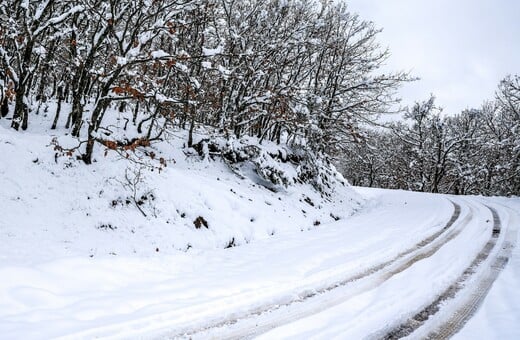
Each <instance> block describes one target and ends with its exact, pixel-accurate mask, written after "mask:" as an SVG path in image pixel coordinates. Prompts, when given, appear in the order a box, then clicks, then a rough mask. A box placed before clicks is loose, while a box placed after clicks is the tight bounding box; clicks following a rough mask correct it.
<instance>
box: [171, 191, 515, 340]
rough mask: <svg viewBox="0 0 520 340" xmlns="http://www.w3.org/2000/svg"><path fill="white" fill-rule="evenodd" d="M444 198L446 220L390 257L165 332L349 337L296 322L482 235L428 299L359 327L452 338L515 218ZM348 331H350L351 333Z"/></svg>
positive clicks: (510, 236) (510, 237) (511, 238)
mask: <svg viewBox="0 0 520 340" xmlns="http://www.w3.org/2000/svg"><path fill="white" fill-rule="evenodd" d="M449 200H450V201H451V204H452V205H453V212H452V214H451V216H450V217H449V219H448V220H447V221H446V223H445V225H444V226H443V227H442V228H440V229H439V230H437V231H436V232H435V233H433V234H431V235H429V236H428V237H425V238H424V239H422V240H421V241H420V242H418V243H416V244H415V245H414V246H413V247H410V248H408V249H406V250H404V251H402V252H400V253H399V254H397V255H396V256H395V257H393V258H392V259H390V260H388V261H385V262H382V263H378V264H375V265H373V266H371V267H370V268H368V269H366V270H365V271H363V272H361V273H358V274H355V275H351V276H349V277H346V278H344V279H342V280H340V281H337V282H334V283H332V284H330V285H328V286H325V287H318V288H316V289H315V290H312V291H302V292H299V293H298V294H297V295H296V296H295V297H294V298H293V299H292V300H289V301H284V302H283V303H270V304H267V305H263V306H260V307H257V308H256V309H254V310H252V311H249V312H246V313H242V314H238V315H233V316H232V317H230V318H227V319H224V320H219V321H218V322H215V323H210V324H207V325H205V326H203V327H199V328H195V329H191V330H186V329H184V330H181V331H179V332H177V333H175V332H172V333H170V334H169V335H167V336H166V337H167V338H190V339H198V338H200V339H206V338H218V339H244V338H246V339H247V338H255V337H258V336H261V335H264V337H265V338H266V339H268V338H277V337H283V338H285V337H289V338H291V337H292V338H299V337H300V336H302V337H307V336H310V337H313V338H329V336H337V337H340V338H343V337H346V338H350V334H349V333H348V332H342V329H341V328H339V329H337V330H332V331H331V330H330V327H326V329H325V330H324V331H320V330H319V326H318V331H310V332H309V331H308V330H307V329H306V328H305V327H303V329H304V331H302V332H298V327H300V326H299V324H300V325H301V324H313V323H316V322H314V321H313V317H315V316H318V318H319V315H320V313H322V312H324V311H330V310H331V309H332V308H334V307H336V306H342V308H346V309H348V304H349V302H351V301H352V303H353V304H355V303H356V302H355V301H353V300H354V298H355V297H357V296H360V295H362V294H365V293H367V292H370V291H377V289H378V287H380V286H382V285H384V284H385V282H387V281H389V280H392V279H394V278H395V277H396V276H398V275H399V274H401V273H404V272H406V271H407V270H409V269H410V268H412V267H413V266H419V265H421V262H424V261H425V260H426V259H429V260H435V258H436V256H437V254H438V253H440V251H441V250H442V249H443V248H446V247H447V245H449V244H451V243H453V244H455V243H456V244H455V249H457V248H459V249H460V251H467V249H466V248H461V247H460V244H463V243H464V242H476V243H478V242H479V241H480V243H481V246H480V247H478V248H479V249H478V251H477V252H474V254H473V255H472V256H470V258H471V261H470V262H469V263H466V265H465V266H462V267H460V266H459V268H458V271H459V274H458V275H457V276H456V278H454V279H450V281H449V282H444V284H443V285H442V286H441V287H440V288H442V289H439V290H438V291H437V292H435V294H433V295H430V296H429V298H430V299H429V300H428V299H424V301H418V304H417V303H416V305H417V306H419V308H416V309H411V310H408V311H407V312H405V313H401V314H400V315H399V317H398V318H394V319H393V320H392V319H390V320H387V321H386V324H385V325H384V326H383V327H381V328H380V329H378V330H376V331H373V330H369V329H366V330H365V332H364V334H363V332H361V333H357V334H358V335H362V336H363V337H366V338H369V339H399V338H403V337H407V336H408V337H411V338H428V339H447V338H450V337H451V336H452V335H454V334H455V333H456V332H457V331H459V330H460V329H461V328H462V327H463V326H464V324H465V323H466V322H467V321H468V320H469V319H470V318H471V316H472V315H473V314H474V313H475V311H476V310H477V309H478V307H479V306H480V305H481V303H482V301H483V300H484V298H485V297H486V294H487V292H488V291H489V289H490V288H491V286H492V284H493V282H494V281H495V279H496V278H497V277H498V275H499V274H500V271H501V270H502V269H503V268H504V267H505V266H506V264H507V262H508V260H509V258H510V257H511V252H512V248H513V247H514V245H515V243H516V234H517V230H516V226H509V225H508V224H504V223H503V222H502V219H501V215H507V214H515V212H514V211H512V210H511V209H509V208H507V207H503V206H496V205H495V206H491V205H485V204H483V203H481V202H480V201H478V200H476V199H470V198H465V199H461V198H456V197H452V198H449ZM482 235H486V236H485V238H484V240H485V242H482V240H483V238H482V237H481V236H482ZM475 236H477V237H475ZM473 238H475V239H473ZM451 252H452V256H453V255H455V256H456V253H455V254H454V253H453V250H451ZM444 257H446V255H444ZM448 258H449V257H448ZM396 280H399V278H396ZM405 287H406V286H405ZM398 313H399V312H398ZM298 323H299V324H298ZM318 324H319V322H318ZM284 326H285V327H284ZM354 334H356V333H355V332H354V333H353V334H352V336H354ZM356 337H357V336H356Z"/></svg>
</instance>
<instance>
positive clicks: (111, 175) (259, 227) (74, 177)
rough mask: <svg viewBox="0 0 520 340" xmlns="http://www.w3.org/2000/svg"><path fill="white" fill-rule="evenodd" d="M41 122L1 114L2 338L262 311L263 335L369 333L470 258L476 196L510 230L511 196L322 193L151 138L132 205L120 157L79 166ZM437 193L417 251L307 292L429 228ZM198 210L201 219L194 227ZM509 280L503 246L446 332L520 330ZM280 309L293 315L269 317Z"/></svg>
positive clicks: (134, 332)
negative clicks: (465, 316)
mask: <svg viewBox="0 0 520 340" xmlns="http://www.w3.org/2000/svg"><path fill="white" fill-rule="evenodd" d="M47 124H48V122H46V121H45V120H42V121H41V122H40V125H38V124H35V125H33V126H32V127H31V129H30V130H29V131H28V132H21V133H16V132H13V131H11V130H10V129H8V128H7V126H8V122H7V121H5V120H0V188H1V190H0V217H1V218H0V244H1V245H2V246H1V247H0V278H1V279H0V338H2V339H4V338H5V339H48V338H56V337H63V338H70V339H82V338H84V339H90V338H96V337H100V338H155V337H158V338H169V337H172V336H176V335H182V334H183V333H185V332H186V333H192V332H194V333H197V332H198V331H201V330H204V329H205V327H207V326H210V325H212V324H222V325H223V327H220V328H211V329H208V330H206V331H204V332H202V333H197V334H195V335H198V336H199V337H203V338H204V337H220V336H224V335H226V334H228V333H229V332H231V333H230V334H244V333H242V332H243V329H244V327H246V328H247V327H251V328H252V327H254V326H255V323H260V321H262V322H266V323H267V324H275V325H276V328H274V329H272V330H270V331H269V332H267V333H265V334H255V333H252V334H253V335H260V337H261V338H262V337H263V338H266V339H272V338H296V339H301V338H315V339H330V338H347V339H358V338H363V337H367V336H374V335H377V334H379V333H377V332H378V331H380V330H385V329H388V328H391V327H392V325H395V324H398V323H400V322H402V321H403V320H404V319H406V318H408V317H409V316H410V315H411V314H413V313H414V312H415V311H416V310H418V309H420V308H422V307H423V306H424V305H425V304H428V303H429V301H431V300H432V299H435V297H436V296H437V295H438V294H440V292H442V291H443V290H444V289H446V287H448V286H449V285H450V284H452V283H453V281H454V280H456V279H457V277H458V276H459V275H460V274H461V272H463V271H464V269H465V268H466V267H467V266H468V265H469V264H470V263H471V261H472V259H473V258H474V256H475V255H476V254H477V253H478V252H479V250H480V249H481V248H482V246H483V245H484V244H485V243H486V242H487V240H488V239H489V236H490V233H491V229H492V225H491V223H490V220H491V219H492V218H491V212H490V210H489V209H487V208H486V207H485V205H484V204H487V205H490V206H493V207H495V208H496V209H497V210H498V211H499V214H500V216H501V218H502V220H503V224H504V228H506V227H507V228H509V229H508V230H512V231H514V233H515V235H516V234H517V233H518V225H519V223H520V219H519V216H518V213H517V212H518V211H519V210H520V200H519V199H503V198H492V199H484V198H475V197H449V196H443V195H428V194H418V193H411V192H404V191H385V190H368V189H361V188H357V189H356V190H357V192H355V191H354V190H353V189H352V188H350V187H340V188H338V191H337V192H336V193H335V196H334V197H332V198H330V199H326V198H323V197H321V196H320V195H319V194H318V193H317V192H315V191H313V190H311V188H310V187H309V186H304V185H298V186H292V187H289V188H287V189H282V188H279V190H278V191H277V192H273V191H271V190H268V189H266V188H264V187H262V186H261V185H258V183H255V182H254V181H253V180H252V179H251V178H245V179H240V178H239V177H237V176H236V175H235V174H233V173H232V172H231V171H229V169H228V168H227V167H226V166H225V165H224V164H222V163H220V162H218V161H215V162H208V161H200V160H195V159H194V158H193V157H191V156H187V155H186V154H184V153H183V152H182V151H181V146H182V139H180V138H177V139H173V141H172V142H171V143H172V145H166V144H163V145H160V146H158V147H157V148H158V150H157V152H160V154H161V155H166V157H167V158H168V160H169V163H168V167H166V168H165V169H163V170H162V171H161V172H160V173H159V172H158V171H157V170H156V171H154V172H150V171H143V174H145V178H144V181H143V183H142V184H140V185H139V187H138V188H137V189H138V193H139V196H142V195H145V196H146V197H147V200H146V201H145V202H144V203H143V205H142V206H141V207H142V209H143V210H144V211H145V212H146V213H147V215H148V216H147V217H144V216H143V215H142V214H141V213H140V212H139V211H138V210H137V209H136V207H135V206H133V205H132V204H126V202H125V201H126V198H127V197H128V195H129V191H128V190H127V189H125V187H124V185H123V184H122V183H121V178H122V177H123V176H124V174H125V170H127V169H128V170H130V171H134V170H135V168H132V165H129V163H128V161H125V160H122V159H118V158H117V156H116V155H114V154H112V153H109V154H108V155H107V157H106V158H105V157H104V156H103V150H98V154H97V156H96V157H97V158H98V162H96V163H94V164H93V165H92V166H90V167H85V166H83V165H81V164H80V163H78V162H77V161H74V160H70V159H67V158H66V157H59V158H58V159H57V161H56V160H55V158H54V151H53V146H52V145H51V144H50V141H49V140H48V137H46V136H45V134H44V133H40V132H42V131H44V130H45V126H47ZM181 137H184V136H181ZM72 142H73V141H72V140H67V139H66V138H61V139H60V143H63V144H66V143H70V144H72ZM173 160H175V161H173ZM128 170H127V171H128ZM131 173H132V172H131ZM150 193H151V194H152V195H153V199H152V196H151V195H150ZM450 200H452V201H454V202H456V203H458V204H460V206H461V213H460V217H459V218H458V219H457V221H456V222H455V224H454V225H453V228H452V229H453V230H449V233H453V237H452V238H448V237H447V238H446V240H445V241H446V243H445V244H444V243H440V241H439V248H438V249H437V250H436V251H435V252H434V253H432V254H431V256H427V257H424V258H421V259H420V261H417V262H416V263H414V264H413V265H411V266H409V267H406V270H403V271H401V272H397V273H395V275H390V276H388V277H386V276H384V279H381V278H378V275H379V274H378V273H375V274H374V275H369V276H368V277H366V278H363V280H359V281H360V282H354V283H353V284H346V285H343V286H341V287H338V288H337V289H332V290H330V291H329V292H327V293H324V294H321V293H320V294H318V295H315V296H314V297H313V298H310V299H306V298H305V297H306V296H311V295H313V294H312V292H316V291H320V289H324V288H326V287H331V286H334V285H335V283H337V282H342V281H344V280H345V279H348V278H349V277H352V276H356V275H359V274H360V273H363V272H365V271H366V270H367V269H369V268H372V267H374V266H376V267H377V266H378V265H379V264H381V263H385V262H387V261H391V260H392V259H395V258H396V256H399V254H401V253H402V252H405V251H407V250H408V249H413V248H414V247H415V246H417V245H418V244H420V243H421V241H423V240H425V239H427V238H428V237H430V236H431V235H434V234H436V233H438V232H439V231H442V228H443V227H444V226H445V225H446V222H447V221H448V220H449V219H450V217H451V216H452V214H453V212H454V210H453V209H454V206H453V204H452V203H451V202H450ZM483 203H484V204H483ZM352 214H353V215H352ZM198 216H203V217H204V219H205V220H207V221H208V224H209V228H208V229H206V228H204V227H202V228H200V229H197V228H195V226H194V224H193V221H194V219H196V218H197V217H198ZM337 217H339V218H340V219H339V220H338V221H336V219H337ZM317 222H319V223H317ZM448 235H449V234H448ZM448 235H446V236H448ZM501 237H502V236H501ZM227 246H233V247H231V248H229V249H225V248H226V247H227ZM519 284H520V253H519V250H518V247H517V248H515V250H514V251H513V256H512V258H511V259H510V261H509V263H508V265H507V266H506V268H505V270H504V271H503V272H502V273H501V275H500V276H499V277H498V280H497V281H496V282H495V284H494V285H493V288H492V289H491V291H490V293H489V295H488V296H487V298H486V299H485V301H484V303H483V305H482V307H481V308H480V309H479V310H478V312H477V313H476V315H475V316H474V317H473V318H472V319H471V320H470V321H469V322H468V324H467V325H466V327H465V328H464V329H463V330H462V331H461V332H460V333H459V334H457V336H456V338H459V339H467V338H472V339H479V338H480V339H517V338H519V337H520V326H518V325H519V324H520V322H519V321H520V309H519V307H518V306H520V300H519V297H520V294H519V293H518V291H517V287H519ZM309 292H310V293H311V294H310V293H309ZM454 302H455V303H456V302H457V299H454ZM285 304H289V306H284V305H285ZM309 306H310V307H309ZM446 308H447V309H446V310H445V311H448V310H449V305H447V307H446ZM266 309H267V310H270V312H268V313H261V314H260V315H253V316H252V317H251V313H252V312H255V311H262V310H266ZM308 311H310V312H311V313H310V314H309V312H308ZM441 311H442V310H441ZM277 313H278V314H277ZM284 315H285V316H287V315H289V316H291V315H295V316H297V317H295V318H294V320H289V321H290V322H289V321H288V322H283V323H280V324H276V322H278V321H280V320H283V316H284ZM278 316H281V317H279V318H278ZM236 319H239V322H237V323H236V324H233V323H231V324H230V323H229V321H233V320H236ZM233 332H235V333H233Z"/></svg>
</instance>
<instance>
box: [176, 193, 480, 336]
mask: <svg viewBox="0 0 520 340" xmlns="http://www.w3.org/2000/svg"><path fill="white" fill-rule="evenodd" d="M451 203H452V204H453V207H454V211H453V214H452V216H451V217H450V219H449V220H448V222H447V223H446V225H445V226H444V227H443V228H441V229H440V230H439V231H437V232H435V233H434V234H432V235H430V236H429V237H427V238H425V239H424V240H422V241H421V242H419V243H418V244H416V245H415V246H414V247H411V248H410V249H407V250H405V251H403V252H401V253H399V254H398V255H397V256H396V257H394V258H393V259H391V260H389V261H386V262H384V263H381V264H378V265H376V266H373V267H371V268H369V269H367V270H365V271H363V272H362V273H359V274H357V275H354V276H351V277H349V278H346V279H345V280H342V281H339V282H336V283H334V284H332V285H329V286H326V287H322V288H318V289H315V290H312V291H309V290H307V291H304V292H302V293H300V294H299V295H298V296H297V297H296V298H294V299H292V300H290V301H286V302H283V303H279V304H269V305H267V306H262V307H259V308H257V309H254V310H252V311H250V312H249V313H247V314H243V315H240V316H234V317H231V318H227V319H225V320H221V321H217V322H213V323H211V324H209V325H206V326H203V327H200V328H198V329H193V328H191V329H185V330H183V331H177V332H176V334H171V335H168V336H167V338H169V339H172V338H173V339H176V338H189V339H196V338H207V337H208V336H209V337H211V335H209V333H210V332H211V331H213V330H217V329H223V328H224V327H229V326H236V327H237V329H235V330H231V332H229V329H228V330H226V331H228V332H227V334H225V335H224V334H219V335H218V338H219V339H244V338H251V337H254V336H258V335H260V334H262V333H265V332H267V331H269V330H271V329H274V328H276V327H279V326H281V325H283V324H286V323H289V322H292V321H294V320H297V319H301V318H304V317H307V316H309V315H313V314H316V313H318V312H320V311H323V310H325V309H328V308H331V307H333V306H335V305H338V304H340V303H343V302H345V301H347V300H348V299H350V298H351V297H352V296H354V295H356V294H359V293H361V292H363V291H367V290H369V289H372V288H375V287H377V286H378V285H380V284H381V283H383V282H385V281H387V280H388V279H390V278H391V277H392V276H394V275H396V274H398V273H400V272H402V271H404V270H406V269H408V268H409V267H411V266H412V265H413V264H414V263H416V262H418V261H420V260H422V259H425V258H427V257H430V256H432V255H433V254H434V253H435V252H437V251H438V250H439V249H440V248H441V247H442V246H443V245H444V244H445V243H447V242H449V241H450V240H452V239H453V238H455V237H456V236H457V235H458V234H459V233H460V232H461V230H462V229H461V227H459V228H457V229H453V228H452V226H453V225H454V224H455V222H456V221H457V220H458V219H459V217H460V215H461V206H460V205H459V204H457V203H455V202H453V201H451ZM472 218H473V213H472V211H471V210H470V213H469V214H468V215H467V216H466V217H465V218H464V219H462V221H461V222H460V225H461V226H462V225H465V224H466V223H468V222H469V221H470V220H471V219H472ZM377 274H379V275H378V276H376V277H374V278H370V277H371V276H374V275H377ZM362 279H369V280H370V282H368V283H367V284H365V285H364V286H362V287H361V288H362V289H361V290H360V291H356V292H351V293H350V294H346V295H344V296H342V297H341V298H338V297H337V296H334V297H331V298H329V299H323V295H326V293H328V292H331V291H333V290H335V289H338V288H341V287H345V286H347V285H349V284H352V283H355V282H357V281H361V280H362ZM313 298H315V299H313ZM324 300H325V301H324ZM310 302H312V303H310ZM291 307H295V308H294V309H295V310H294V311H292V312H288V311H285V310H284V311H283V313H281V312H280V310H281V309H285V308H291ZM297 307H300V308H297ZM276 312H280V313H279V314H280V315H274V314H276ZM266 314H269V316H267V317H266V318H265V320H260V317H262V316H265V315H266ZM247 322H251V323H252V324H251V325H250V327H248V328H246V327H240V328H239V327H238V324H239V323H247ZM246 326H247V325H246Z"/></svg>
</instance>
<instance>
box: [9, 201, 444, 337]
mask: <svg viewBox="0 0 520 340" xmlns="http://www.w3.org/2000/svg"><path fill="white" fill-rule="evenodd" d="M452 210H453V207H452V205H451V204H450V203H449V202H448V201H446V200H444V199H440V198H439V199H433V200H432V199H431V198H429V197H427V198H425V197H423V196H421V195H413V194H411V195H408V196H405V197H399V198H398V199H396V197H394V196H393V195H389V196H388V197H386V198H385V197H382V198H381V201H380V203H373V206H370V207H368V208H366V210H365V212H364V213H362V214H359V215H357V216H355V217H353V218H350V219H348V220H344V221H339V222H337V223H333V224H330V225H326V226H320V227H319V228H316V229H313V230H311V231H308V232H303V233H302V232H300V231H299V230H298V231H294V230H293V231H287V232H281V233H279V234H278V235H276V236H275V237H274V238H271V239H266V240H261V241H257V242H253V243H251V244H249V245H244V246H241V247H236V248H233V249H227V250H226V249H215V250H204V251H191V252H188V253H177V254H173V255H163V256H160V257H144V258H136V257H128V256H117V257H94V258H89V257H77V256H74V257H67V258H63V259H53V260H51V261H47V262H41V263H38V264H32V263H29V264H25V265H24V264H20V263H18V264H17V265H9V264H6V263H5V262H4V263H3V265H2V267H1V269H0V276H1V277H4V278H8V279H6V280H3V281H2V282H1V283H0V296H1V299H0V301H2V308H0V311H1V313H2V314H1V315H0V334H3V335H4V336H6V337H7V338H24V339H38V338H50V337H57V336H68V337H70V338H75V339H77V338H92V337H95V336H101V337H103V336H107V337H112V336H115V337H132V336H138V335H143V336H148V335H151V334H161V332H167V331H168V330H170V329H175V328H179V327H185V326H190V325H191V326H196V325H198V324H203V323H204V322H206V321H209V320H212V319H214V318H220V317H223V316H229V315H233V314H236V313H240V312H242V311H244V312H245V311H247V310H250V309H251V308H254V307H255V306H261V305H264V304H266V303H280V302H283V301H284V300H286V299H289V298H291V296H293V295H295V294H297V293H299V292H302V291H305V290H308V289H313V287H318V286H320V285H325V284H327V283H329V282H335V281H336V280H339V279H341V278H343V277H345V276H348V275H349V274H352V273H357V272H360V271H362V270H363V269H364V268H367V267H368V266H370V265H373V264H374V263H378V262H383V261H385V260H388V259H390V258H393V257H394V256H395V255H396V254H397V253H398V252H400V251H402V250H403V249H407V248H409V247H411V246H413V245H414V244H416V243H417V242H419V241H420V240H422V238H423V237H424V235H428V234H431V233H433V232H434V231H435V230H438V229H439V228H441V227H442V226H443V225H444V222H445V221H446V219H448V218H449V217H450V215H451V213H452ZM432 212H433V213H432ZM404 234H406V235H407V236H406V237H405V238H403V236H402V235H404ZM33 246H35V245H33Z"/></svg>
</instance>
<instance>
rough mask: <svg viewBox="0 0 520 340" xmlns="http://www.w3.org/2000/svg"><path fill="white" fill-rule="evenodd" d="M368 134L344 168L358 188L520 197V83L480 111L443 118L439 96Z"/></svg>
mask: <svg viewBox="0 0 520 340" xmlns="http://www.w3.org/2000/svg"><path fill="white" fill-rule="evenodd" d="M404 118H405V119H404V120H403V121H398V122H394V123H392V124H388V126H386V127H385V128H384V129H373V128H370V129H366V131H364V132H362V134H363V136H364V137H365V138H364V141H363V143H359V144H351V145H350V146H349V147H348V151H347V155H348V156H347V157H345V158H343V160H342V161H341V162H342V166H341V169H342V170H343V172H344V174H345V175H346V176H347V178H349V179H350V180H351V181H352V182H353V183H354V184H356V185H362V186H370V187H382V188H389V189H406V190H417V191H425V192H436V193H439V192H440V193H453V194H458V195H471V194H483V195H507V196H511V195H516V196H518V195H520V77H519V76H508V77H506V78H505V79H504V80H502V81H501V83H500V85H499V87H498V90H497V92H496V98H495V99H494V100H492V101H488V102H486V103H485V104H483V105H482V107H481V108H478V109H468V110H465V111H463V112H462V113H460V114H457V115H449V114H448V115H446V114H444V115H443V114H442V110H441V109H440V108H439V107H438V106H436V105H435V102H434V97H431V98H430V99H429V100H427V101H425V102H420V103H416V104H415V105H414V106H413V107H412V108H411V109H409V110H408V111H407V112H406V113H405V115H404Z"/></svg>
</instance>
